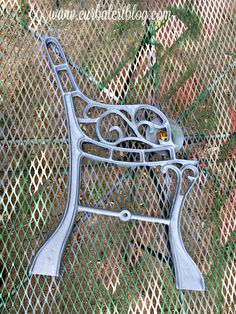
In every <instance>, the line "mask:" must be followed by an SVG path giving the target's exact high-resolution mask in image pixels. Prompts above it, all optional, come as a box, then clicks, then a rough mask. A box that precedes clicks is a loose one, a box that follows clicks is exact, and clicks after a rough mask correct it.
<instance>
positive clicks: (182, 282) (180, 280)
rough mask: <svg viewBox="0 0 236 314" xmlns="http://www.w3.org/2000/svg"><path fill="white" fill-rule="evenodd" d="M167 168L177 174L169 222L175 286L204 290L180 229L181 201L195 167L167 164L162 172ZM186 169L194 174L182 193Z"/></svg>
mask: <svg viewBox="0 0 236 314" xmlns="http://www.w3.org/2000/svg"><path fill="white" fill-rule="evenodd" d="M168 169H171V170H173V171H174V172H175V173H176V175H177V191H176V195H175V198H174V200H173V205H172V209H171V216H170V224H169V241H170V247H171V253H172V259H173V264H174V271H175V278H176V287H177V288H178V289H181V290H195V291H204V290H205V285H204V279H203V277H202V274H201V272H200V270H199V268H198V267H197V265H196V264H195V263H194V261H193V260H192V258H191V257H190V256H189V254H188V252H187V251H186V249H185V246H184V243H183V240H182V236H181V230H180V219H181V212H182V207H183V203H184V200H185V198H186V196H187V194H188V193H189V191H190V190H191V188H192V186H193V184H194V182H195V181H196V178H197V168H196V167H195V166H185V167H183V168H181V169H179V168H177V167H175V166H173V165H168V166H165V167H163V172H166V171H167V170H168ZM187 169H188V170H191V171H193V173H194V176H189V177H188V180H189V185H188V187H187V190H186V191H185V193H184V195H182V194H181V192H180V191H181V184H182V179H183V177H182V174H183V172H184V171H185V170H187Z"/></svg>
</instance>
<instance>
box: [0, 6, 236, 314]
mask: <svg viewBox="0 0 236 314" xmlns="http://www.w3.org/2000/svg"><path fill="white" fill-rule="evenodd" d="M97 3H99V4H100V9H101V10H102V9H107V7H108V6H109V4H113V7H114V8H118V7H119V6H121V5H122V4H126V5H127V4H128V3H131V4H132V3H133V1H130V2H129V1H116V0H114V1H108V0H107V1H97V2H95V1H94V2H93V1H84V2H76V1H48V0H43V1H40V2H36V1H28V2H27V1H16V0H6V1H3V2H1V6H0V12H1V42H0V45H1V52H0V53H1V64H2V65H1V69H0V78H1V83H0V84H1V85H0V89H1V96H0V106H1V111H0V125H1V134H0V142H1V150H0V157H1V168H0V173H1V181H0V192H1V204H0V206H1V212H0V214H1V221H0V228H1V238H0V241H1V256H0V289H1V298H0V308H1V311H2V312H3V313H234V311H235V309H234V302H235V290H236V289H235V288H236V287H235V272H236V267H235V265H236V263H235V262H236V261H235V208H236V187H235V132H236V118H235V90H236V89H235V66H236V59H235V58H236V54H235V44H236V43H235V38H236V29H235V2H234V1H233V0H232V1H229V0H219V1H216V0H209V1H201V0H200V1H178V0H173V1H171V0H169V1H167V0H166V1H158V0H157V1H147V2H145V1H142V2H140V3H139V4H138V5H139V7H140V8H141V9H142V10H145V9H147V10H148V11H149V12H151V11H152V10H156V11H161V10H165V9H168V10H169V11H170V12H171V15H170V16H169V17H168V18H163V19H162V20H159V21H156V22H155V23H153V25H152V31H151V32H148V34H147V31H146V26H145V25H142V24H141V22H139V21H115V22H114V21H113V22H112V21H103V22H102V23H101V22H100V21H95V20H94V21H92V20H88V21H78V20H76V19H74V20H72V21H70V20H66V19H64V20H57V19H55V20H50V19H49V18H48V12H49V11H50V10H51V9H55V10H56V9H57V10H58V9H60V8H64V9H71V10H73V9H74V10H75V12H77V13H78V12H79V11H80V10H82V9H85V10H86V9H87V10H88V9H91V7H92V6H93V7H95V6H96V4H97ZM35 30H38V31H40V32H41V33H42V34H43V35H45V34H48V35H52V36H56V37H57V38H58V39H59V40H60V43H61V44H62V46H63V48H64V50H65V52H66V55H67V56H68V57H70V63H71V65H72V67H73V74H74V75H75V77H76V79H77V81H78V83H79V85H80V88H81V90H82V92H84V93H85V95H87V96H89V97H90V98H92V99H96V100H99V101H101V102H106V103H110V102H112V103H114V104H117V103H120V104H122V103H125V104H128V103H148V104H152V105H154V106H158V107H159V108H160V109H161V110H163V112H165V113H166V114H167V116H168V117H169V118H171V119H174V120H177V121H178V123H179V124H180V125H181V127H182V129H183V131H184V135H185V143H184V147H183V149H182V150H181V151H180V152H179V153H178V157H180V158H188V159H194V158H196V159H198V160H199V162H200V167H199V168H200V178H199V180H198V181H197V183H196V184H195V186H194V188H193V190H192V192H191V193H190V194H189V195H188V197H187V200H186V202H185V205H184V208H183V214H182V218H181V219H182V222H181V226H182V227H181V232H182V236H183V240H184V243H185V246H186V249H187V250H188V252H189V253H190V255H191V256H192V257H193V259H194V261H195V262H196V264H197V265H198V267H199V268H200V270H201V271H202V273H203V275H204V278H205V283H206V291H205V292H193V291H185V292H184V291H179V290H177V289H176V288H175V283H174V279H173V274H172V261H171V253H170V251H169V245H168V241H167V237H166V232H167V230H166V229H165V228H166V227H165V226H162V225H158V224H151V223H147V222H138V221H131V222H128V223H121V222H120V221H119V220H117V219H116V218H109V217H102V216H96V215H93V214H79V215H78V217H77V220H76V224H75V226H74V229H73V232H72V235H71V237H70V241H69V243H68V245H67V249H66V252H65V254H64V263H63V267H62V272H61V276H60V277H59V278H52V277H47V276H45V277H43V276H32V277H29V276H28V274H27V270H28V267H29V264H30V261H31V258H32V256H33V255H34V253H35V251H36V250H37V249H38V248H39V246H40V245H41V244H42V243H44V241H45V239H46V238H47V237H48V236H49V235H50V234H51V233H52V232H53V230H54V229H55V226H57V224H58V222H59V219H60V217H61V215H62V212H63V209H64V206H65V203H66V200H67V192H68V157H69V156H68V155H69V153H68V140H67V135H68V134H67V121H66V118H65V112H64V108H63V104H62V99H61V96H60V93H59V90H58V88H57V85H56V82H55V80H54V77H53V74H52V72H51V70H50V68H49V64H48V61H47V60H46V58H45V54H44V50H43V47H42V43H41V41H40V39H39V38H38V37H37V36H35V34H34V31H35ZM150 33H151V35H150ZM148 36H149V38H147V37H148ZM144 39H145V40H144ZM140 47H141V48H140ZM80 105H81V103H78V104H76V108H77V110H78V111H79V110H81V108H79V106H80ZM88 131H89V130H88ZM91 132H92V130H91ZM112 167H113V168H110V166H108V165H107V164H105V163H104V164H99V163H96V162H91V161H88V160H87V161H86V160H85V161H84V163H83V165H82V173H83V176H82V189H81V191H80V201H81V202H82V203H83V204H86V203H87V204H91V205H94V206H98V207H107V208H111V207H112V208H114V209H116V210H120V209H121V208H124V207H125V208H129V209H130V210H135V211H136V212H139V213H146V214H153V213H155V214H158V215H160V216H163V217H166V215H168V208H169V204H168V202H169V201H168V199H169V197H171V191H172V187H171V184H170V183H169V181H168V182H164V181H163V180H162V179H160V180H159V181H157V180H156V179H155V178H156V175H155V174H154V173H152V172H151V171H150V169H148V168H145V167H143V168H142V167H140V168H139V169H136V170H134V169H126V168H122V167H115V166H112ZM156 171H158V169H157V170H156ZM168 191H170V192H168Z"/></svg>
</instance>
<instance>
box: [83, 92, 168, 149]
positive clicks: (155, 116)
mask: <svg viewBox="0 0 236 314" xmlns="http://www.w3.org/2000/svg"><path fill="white" fill-rule="evenodd" d="M84 100H85V101H87V103H88V105H87V106H86V107H85V108H84V111H83V118H80V117H79V118H78V121H79V124H80V125H83V126H84V127H86V125H89V124H90V125H91V124H93V125H94V128H95V130H96V135H97V142H98V143H101V144H107V145H109V146H112V147H122V145H121V144H122V143H125V142H127V141H129V142H140V143H143V144H146V145H145V146H148V147H150V148H158V147H159V148H160V146H161V147H162V149H163V150H165V147H168V149H170V148H174V143H173V142H172V139H171V130H170V125H169V121H168V119H167V118H166V116H165V115H164V114H163V113H161V112H160V111H159V110H158V109H156V108H153V107H151V106H149V105H145V106H144V105H130V106H113V105H103V104H100V103H94V102H93V103H92V104H91V100H90V99H88V98H87V97H86V98H85V99H84ZM98 112H102V113H101V114H100V115H98ZM140 113H141V116H143V117H142V119H138V115H140ZM144 116H146V117H145V118H144ZM163 129H165V130H166V134H167V140H165V141H162V140H161V139H159V140H158V139H157V140H156V141H151V140H150V139H148V137H147V133H149V134H152V133H154V132H155V131H157V130H163ZM81 132H83V134H84V136H85V137H87V138H88V139H89V137H88V135H86V134H85V133H84V131H83V128H81ZM131 146H132V145H131ZM130 150H131V151H132V148H130Z"/></svg>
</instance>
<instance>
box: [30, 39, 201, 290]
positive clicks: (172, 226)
mask: <svg viewBox="0 0 236 314" xmlns="http://www.w3.org/2000/svg"><path fill="white" fill-rule="evenodd" d="M43 42H44V47H45V50H46V53H47V56H48V59H49V62H50V66H51V68H52V70H53V72H54V74H55V78H56V80H57V83H58V86H59V88H60V91H61V93H62V96H63V100H64V105H65V110H66V115H67V120H68V131H69V132H68V133H69V150H70V174H69V180H70V181H69V194H68V201H67V205H66V208H65V210H64V213H63V217H62V219H61V221H60V223H59V225H58V227H57V228H56V230H55V231H54V233H53V234H52V235H51V237H50V238H49V239H48V240H47V241H46V242H45V243H44V245H43V246H42V247H41V248H40V249H39V251H38V252H37V254H36V256H35V257H34V259H33V261H32V264H31V266H30V270H29V272H30V274H40V275H50V276H58V275H59V271H60V264H61V260H62V255H63V252H64V249H65V245H66V242H67V240H68V237H69V235H70V232H71V230H72V227H73V224H74V221H75V217H76V214H77V213H78V212H86V213H94V214H97V215H105V216H112V217H117V218H119V219H120V220H121V221H123V222H126V221H129V220H140V221H147V222H153V223H160V224H164V225H167V226H168V229H169V232H168V235H169V242H170V247H171V251H172V252H171V253H172V259H173V264H174V272H175V278H176V287H177V288H178V289H183V290H196V291H202V290H204V289H205V287H204V280H203V277H202V274H201V272H200V270H199V269H198V267H197V265H196V264H195V263H194V262H193V260H192V258H191V257H190V256H189V254H188V253H187V251H186V249H185V247H184V243H183V241H182V237H181V232H180V217H181V209H182V206H183V203H184V200H185V198H186V196H187V194H188V193H189V191H190V190H191V188H192V186H193V184H194V182H195V181H196V179H197V178H198V169H197V161H194V160H180V159H177V158H176V157H175V152H176V151H178V150H179V149H180V148H181V146H182V145H183V134H182V131H181V129H180V127H179V126H178V125H177V124H176V123H174V122H173V121H170V120H168V119H167V117H166V116H165V115H164V114H163V113H162V112H161V111H160V110H158V109H156V108H154V107H152V106H150V105H144V104H140V105H112V104H110V105H107V104H102V103H99V102H95V101H93V100H91V99H89V98H88V97H86V96H85V95H84V94H83V93H82V92H81V91H80V89H79V87H78V85H77V84H76V82H75V79H74V77H73V74H72V72H71V70H70V68H69V65H68V62H67V59H66V57H65V54H64V52H63V50H62V48H61V46H60V44H59V42H58V41H57V39H56V38H54V37H46V38H45V39H44V41H43ZM52 53H56V54H57V55H59V56H60V58H61V62H60V63H59V64H56V63H55V62H54V61H53V58H52V55H51V54H52ZM62 72H63V74H64V75H65V76H66V78H67V80H68V81H69V83H70V86H71V89H70V91H68V90H67V89H66V88H65V86H64V85H63V82H62V80H61V78H60V75H61V74H62ZM75 97H78V98H79V99H80V100H81V101H83V102H84V103H85V104H86V106H85V108H83V111H82V112H83V113H82V116H80V117H77V116H76V114H75V110H74V104H73V102H74V98H75ZM88 126H92V129H93V133H94V134H93V136H92V134H87V133H86V128H87V127H88ZM176 134H177V136H176ZM86 144H88V145H91V146H94V147H96V150H95V151H93V152H91V151H86V149H85V148H84V146H85V145H86ZM99 150H103V151H105V152H106V153H107V154H106V156H104V155H99V154H98V153H97V152H98V151H99ZM117 154H118V156H119V158H116V155H117ZM149 154H154V155H156V156H159V159H157V160H155V161H152V160H149V158H148V156H149ZM83 158H89V159H93V160H95V161H101V162H106V163H112V164H117V165H121V166H125V167H132V168H134V167H139V166H146V167H159V168H160V170H161V172H162V173H163V174H164V175H165V174H167V173H168V172H173V173H175V175H176V178H177V180H176V192H175V195H174V198H173V200H172V206H171V212H170V216H169V217H168V219H162V218H158V217H149V216H143V215H136V214H135V213H132V212H130V211H128V210H127V209H122V210H121V211H120V212H117V211H113V210H106V209H98V208H92V207H86V206H82V205H80V204H79V198H78V193H79V190H80V171H81V167H80V166H81V162H82V159H83ZM185 171H188V185H187V186H186V187H185V191H182V190H181V188H182V184H183V174H184V173H185ZM189 172H191V175H189Z"/></svg>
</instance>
